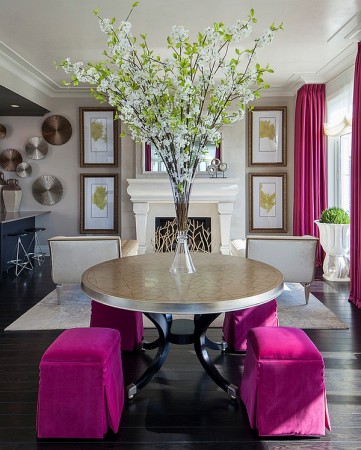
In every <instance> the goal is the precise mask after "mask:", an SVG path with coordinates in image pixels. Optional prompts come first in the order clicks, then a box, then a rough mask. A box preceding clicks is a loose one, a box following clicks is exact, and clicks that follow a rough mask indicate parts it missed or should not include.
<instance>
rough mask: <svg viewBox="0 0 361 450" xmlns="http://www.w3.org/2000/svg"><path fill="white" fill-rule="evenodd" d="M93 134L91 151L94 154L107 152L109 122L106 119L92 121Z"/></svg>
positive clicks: (91, 129)
mask: <svg viewBox="0 0 361 450" xmlns="http://www.w3.org/2000/svg"><path fill="white" fill-rule="evenodd" d="M90 133H91V151H92V152H106V151H107V150H108V149H107V120H106V119H101V118H98V119H91V122H90Z"/></svg>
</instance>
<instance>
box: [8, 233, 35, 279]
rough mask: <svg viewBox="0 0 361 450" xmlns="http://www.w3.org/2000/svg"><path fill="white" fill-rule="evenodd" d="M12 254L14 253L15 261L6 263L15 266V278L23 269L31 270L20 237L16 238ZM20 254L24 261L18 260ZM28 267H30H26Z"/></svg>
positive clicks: (27, 255)
mask: <svg viewBox="0 0 361 450" xmlns="http://www.w3.org/2000/svg"><path fill="white" fill-rule="evenodd" d="M14 253H15V259H11V260H10V261H8V263H9V264H13V265H14V266H15V275H16V276H19V275H20V274H21V272H22V271H23V270H24V269H26V270H30V271H31V270H33V265H32V264H31V261H30V258H29V254H28V253H27V251H26V250H25V248H24V245H23V243H22V241H21V237H20V236H18V238H17V242H16V247H15V250H14ZM21 254H22V255H23V258H24V259H20V256H21ZM28 266H30V267H28Z"/></svg>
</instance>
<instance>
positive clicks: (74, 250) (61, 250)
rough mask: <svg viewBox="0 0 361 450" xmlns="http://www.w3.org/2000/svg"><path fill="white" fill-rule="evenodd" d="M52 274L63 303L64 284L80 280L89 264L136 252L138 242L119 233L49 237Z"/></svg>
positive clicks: (58, 296)
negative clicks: (122, 237)
mask: <svg viewBox="0 0 361 450" xmlns="http://www.w3.org/2000/svg"><path fill="white" fill-rule="evenodd" d="M48 243H49V248H50V258H51V276H52V280H53V282H54V283H55V284H56V292H57V298H58V303H60V298H61V290H62V285H63V284H72V283H80V281H81V276H82V274H83V273H84V272H85V271H86V270H87V269H89V267H91V266H94V265H95V264H99V263H101V262H103V261H108V260H110V259H116V258H120V257H125V256H132V255H136V254H137V251H138V242H137V241H134V240H121V239H120V238H119V237H118V236H56V237H52V238H50V239H49V240H48Z"/></svg>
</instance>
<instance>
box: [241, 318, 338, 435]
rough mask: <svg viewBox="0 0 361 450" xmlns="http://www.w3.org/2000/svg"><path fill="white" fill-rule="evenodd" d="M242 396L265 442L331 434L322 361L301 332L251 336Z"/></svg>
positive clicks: (257, 331) (266, 331)
mask: <svg viewBox="0 0 361 450" xmlns="http://www.w3.org/2000/svg"><path fill="white" fill-rule="evenodd" d="M240 392H241V398H242V400H243V402H244V404H245V406H246V409H247V413H248V418H249V422H250V425H251V428H256V429H257V430H258V434H259V435H260V436H289V435H292V436H321V435H324V434H325V426H326V427H327V428H328V429H329V430H330V429H331V427H330V421H329V417H328V411H327V401H326V389H325V384H324V362H323V359H322V355H321V353H320V352H319V351H318V349H317V348H316V346H315V345H314V344H313V342H312V341H311V340H310V339H309V337H308V336H307V335H306V333H305V332H304V331H302V330H300V329H298V328H288V327H259V328H253V329H252V330H250V332H249V333H248V348H247V353H246V358H245V363H244V372H243V377H242V382H241V387H240Z"/></svg>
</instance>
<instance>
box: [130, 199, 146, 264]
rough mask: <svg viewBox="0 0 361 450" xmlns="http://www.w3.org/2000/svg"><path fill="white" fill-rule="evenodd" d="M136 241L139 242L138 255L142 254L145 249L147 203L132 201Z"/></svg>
mask: <svg viewBox="0 0 361 450" xmlns="http://www.w3.org/2000/svg"><path fill="white" fill-rule="evenodd" d="M133 212H134V216H135V227H136V232H137V241H138V244H139V248H138V255H143V254H144V253H145V251H146V249H147V220H148V212H149V203H148V202H144V203H133Z"/></svg>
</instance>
